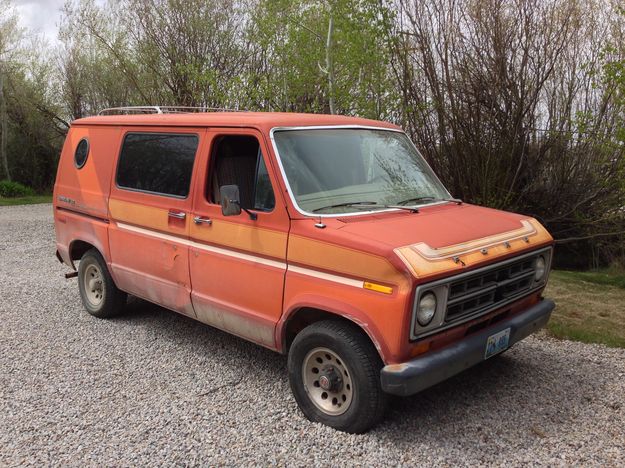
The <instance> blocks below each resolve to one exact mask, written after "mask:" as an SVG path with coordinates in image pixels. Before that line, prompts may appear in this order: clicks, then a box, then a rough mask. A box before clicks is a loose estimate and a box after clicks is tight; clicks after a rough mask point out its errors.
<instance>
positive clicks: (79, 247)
mask: <svg viewBox="0 0 625 468" xmlns="http://www.w3.org/2000/svg"><path fill="white" fill-rule="evenodd" d="M94 248H95V247H94V246H93V245H91V244H90V243H89V242H85V241H81V240H75V241H74V242H72V243H71V245H70V246H69V257H70V259H72V260H80V259H81V258H82V256H83V255H84V253H85V252H87V251H88V250H91V249H94Z"/></svg>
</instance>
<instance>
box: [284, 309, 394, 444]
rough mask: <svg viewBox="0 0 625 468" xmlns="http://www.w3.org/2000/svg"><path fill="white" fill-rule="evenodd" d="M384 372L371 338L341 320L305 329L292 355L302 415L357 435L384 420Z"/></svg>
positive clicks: (291, 369)
mask: <svg viewBox="0 0 625 468" xmlns="http://www.w3.org/2000/svg"><path fill="white" fill-rule="evenodd" d="M381 368H382V361H381V360H380V357H379V355H378V353H377V351H376V350H375V348H374V347H373V345H372V343H371V341H370V340H369V338H368V337H367V335H365V334H364V332H363V331H362V330H361V329H360V328H358V327H357V326H356V325H353V324H351V323H348V322H342V321H338V320H324V321H321V322H317V323H314V324H312V325H310V326H308V327H306V328H305V329H304V330H302V331H301V332H300V333H299V334H298V335H297V336H296V337H295V340H294V341H293V344H292V345H291V349H290V350H289V359H288V369H289V381H290V383H291V390H292V392H293V395H294V397H295V400H296V401H297V404H298V405H299V407H300V409H301V410H302V412H303V413H304V415H305V416H306V417H307V418H308V419H309V420H311V421H313V422H320V423H323V424H326V425H328V426H330V427H333V428H335V429H338V430H340V431H344V432H349V433H353V434H359V433H362V432H366V431H367V430H368V429H370V428H371V427H373V426H374V425H375V424H377V423H378V422H379V421H380V420H381V419H382V417H383V416H384V412H385V409H386V406H387V401H388V396H387V395H386V394H385V393H384V392H383V391H382V388H381V386H380V369H381Z"/></svg>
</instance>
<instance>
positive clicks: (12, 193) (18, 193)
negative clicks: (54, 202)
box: [0, 180, 35, 198]
mask: <svg viewBox="0 0 625 468" xmlns="http://www.w3.org/2000/svg"><path fill="white" fill-rule="evenodd" d="M34 194H35V191H34V190H33V189H31V188H30V187H26V186H25V185H22V184H20V183H19V182H11V181H9V180H0V197H4V198H17V197H29V196H32V195H34Z"/></svg>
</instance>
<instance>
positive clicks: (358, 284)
mask: <svg viewBox="0 0 625 468" xmlns="http://www.w3.org/2000/svg"><path fill="white" fill-rule="evenodd" d="M117 226H118V227H119V228H120V229H123V230H126V231H130V232H136V233H138V234H143V235H146V236H151V237H156V238H157V239H162V240H167V241H170V242H177V243H179V244H182V245H186V246H187V247H193V248H195V249H200V250H205V251H207V252H212V253H216V254H220V255H225V256H228V257H233V258H237V259H239V260H245V261H248V262H252V263H259V264H261V265H265V266H269V267H273V268H278V269H280V270H285V271H286V270H288V271H291V272H293V273H299V274H301V275H305V276H310V277H312V278H318V279H323V280H326V281H331V282H333V283H338V284H343V285H346V286H352V287H355V288H359V289H362V288H364V283H365V282H364V280H356V279H353V278H347V277H345V276H339V275H333V274H331V273H325V272H323V271H317V270H311V269H309V268H303V267H299V266H295V265H288V264H287V263H286V262H279V261H277V260H270V259H268V258H264V257H257V256H256V255H250V254H246V253H242V252H238V251H236V250H230V249H224V248H221V247H215V246H212V245H208V244H202V243H199V242H195V241H192V240H189V239H184V238H182V237H177V236H173V235H171V234H165V233H162V232H158V231H153V230H151V229H145V228H141V227H138V226H133V225H131V224H126V223H119V222H118V223H117Z"/></svg>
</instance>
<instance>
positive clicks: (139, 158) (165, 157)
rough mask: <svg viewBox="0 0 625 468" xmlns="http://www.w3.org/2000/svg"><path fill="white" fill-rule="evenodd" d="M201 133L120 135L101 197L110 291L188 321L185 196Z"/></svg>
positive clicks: (188, 207) (189, 203)
mask: <svg viewBox="0 0 625 468" xmlns="http://www.w3.org/2000/svg"><path fill="white" fill-rule="evenodd" d="M204 131H205V130H203V129H188V128H184V129H180V128H151V129H146V128H145V127H139V128H129V129H126V130H125V131H124V133H123V135H122V145H121V150H120V154H119V158H118V161H117V169H116V173H115V177H114V180H113V184H112V187H111V195H110V198H109V211H110V218H111V221H112V222H111V227H110V234H109V244H110V250H111V269H112V271H113V273H114V276H115V279H116V281H117V285H118V287H119V288H121V289H123V290H124V291H127V292H129V293H131V294H134V295H136V296H138V297H142V298H144V299H147V300H149V301H151V302H154V303H157V304H160V305H162V306H164V307H167V308H169V309H172V310H175V311H177V312H180V313H183V314H186V315H189V316H191V317H194V316H195V313H194V312H193V307H192V305H191V300H190V293H191V282H190V277H189V224H190V213H191V206H192V197H191V195H190V194H191V193H193V192H192V190H193V186H192V185H193V184H192V181H193V169H194V166H195V160H196V154H197V153H198V149H199V147H200V142H201V135H202V134H203V133H204Z"/></svg>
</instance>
